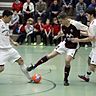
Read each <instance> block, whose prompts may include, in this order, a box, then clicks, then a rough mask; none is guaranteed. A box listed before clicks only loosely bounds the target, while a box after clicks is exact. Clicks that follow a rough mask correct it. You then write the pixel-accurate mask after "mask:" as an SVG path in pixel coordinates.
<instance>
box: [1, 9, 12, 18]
mask: <svg viewBox="0 0 96 96" xmlns="http://www.w3.org/2000/svg"><path fill="white" fill-rule="evenodd" d="M12 15H13V13H12V12H11V11H10V10H4V11H3V14H2V16H3V17H4V16H7V17H8V16H12Z"/></svg>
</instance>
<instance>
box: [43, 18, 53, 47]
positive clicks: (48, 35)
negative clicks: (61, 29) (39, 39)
mask: <svg viewBox="0 0 96 96" xmlns="http://www.w3.org/2000/svg"><path fill="white" fill-rule="evenodd" d="M43 39H44V45H45V46H47V45H48V43H50V45H52V25H51V24H50V20H49V19H47V20H46V24H45V25H44V32H43Z"/></svg>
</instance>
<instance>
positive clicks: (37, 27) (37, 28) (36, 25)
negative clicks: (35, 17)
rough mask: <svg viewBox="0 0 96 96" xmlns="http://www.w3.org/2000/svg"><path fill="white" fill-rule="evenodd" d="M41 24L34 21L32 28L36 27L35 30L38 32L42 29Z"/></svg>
mask: <svg viewBox="0 0 96 96" xmlns="http://www.w3.org/2000/svg"><path fill="white" fill-rule="evenodd" d="M43 26H44V25H43V24H42V23H41V25H39V24H38V23H36V24H35V25H34V28H35V29H36V30H38V32H40V31H42V29H43ZM40 27H41V28H40Z"/></svg>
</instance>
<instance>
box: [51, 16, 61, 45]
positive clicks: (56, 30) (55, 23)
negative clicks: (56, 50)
mask: <svg viewBox="0 0 96 96" xmlns="http://www.w3.org/2000/svg"><path fill="white" fill-rule="evenodd" d="M60 29H61V26H60V24H59V22H58V19H57V18H56V17H55V18H53V24H52V35H53V38H54V36H57V35H58V33H59V32H60ZM60 42H61V37H59V38H58V39H54V43H55V45H57V44H59V43H60Z"/></svg>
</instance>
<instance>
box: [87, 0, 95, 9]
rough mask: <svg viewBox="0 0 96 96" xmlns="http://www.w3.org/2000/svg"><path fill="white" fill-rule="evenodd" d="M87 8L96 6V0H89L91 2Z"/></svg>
mask: <svg viewBox="0 0 96 96" xmlns="http://www.w3.org/2000/svg"><path fill="white" fill-rule="evenodd" d="M88 8H90V9H93V8H96V0H91V4H90V5H89V6H88Z"/></svg>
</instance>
